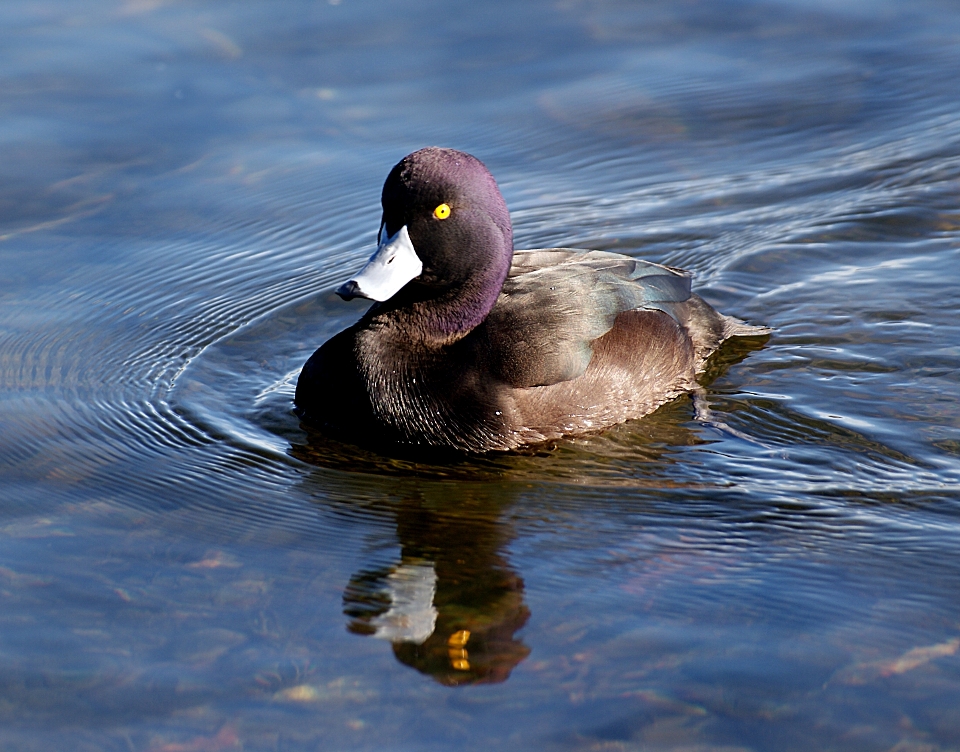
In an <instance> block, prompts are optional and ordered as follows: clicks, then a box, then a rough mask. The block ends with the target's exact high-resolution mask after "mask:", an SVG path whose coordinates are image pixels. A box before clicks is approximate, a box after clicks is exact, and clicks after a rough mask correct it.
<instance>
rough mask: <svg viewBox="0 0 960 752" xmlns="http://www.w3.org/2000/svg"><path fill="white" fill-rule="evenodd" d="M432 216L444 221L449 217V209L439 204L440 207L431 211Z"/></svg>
mask: <svg viewBox="0 0 960 752" xmlns="http://www.w3.org/2000/svg"><path fill="white" fill-rule="evenodd" d="M433 216H435V217H436V218H437V219H446V218H447V217H449V216H450V207H449V206H447V205H446V204H440V206H438V207H437V208H436V209H434V210H433Z"/></svg>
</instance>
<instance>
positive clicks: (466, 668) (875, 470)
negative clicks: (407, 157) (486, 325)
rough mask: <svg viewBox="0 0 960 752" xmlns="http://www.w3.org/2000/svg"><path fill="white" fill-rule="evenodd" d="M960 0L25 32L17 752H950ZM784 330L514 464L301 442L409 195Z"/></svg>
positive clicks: (2, 208) (112, 1) (957, 738)
mask: <svg viewBox="0 0 960 752" xmlns="http://www.w3.org/2000/svg"><path fill="white" fill-rule="evenodd" d="M958 80H960V9H958V7H957V5H956V3H950V2H942V3H938V2H923V1H922V0H921V1H920V2H884V1H883V0H877V2H870V3H867V2H856V1H855V0H851V1H850V2H839V3H827V2H816V0H810V1H808V2H802V1H801V0H794V1H792V2H791V1H789V0H783V1H781V2H776V1H774V0H770V1H767V2H764V1H759V2H722V1H721V2H714V3H695V2H657V1H655V0H654V1H651V2H635V1H634V0H622V1H618V0H606V1H605V0H592V1H588V0H582V1H579V0H569V1H568V0H563V1H561V2H557V3H549V2H543V1H540V0H530V1H529V2H523V3H517V2H498V1H496V0H492V1H488V2H473V3H468V2H434V1H433V0H423V1H421V2H403V3H401V2H389V1H387V0H384V1H383V2H373V1H372V0H342V1H339V0H338V1H336V2H335V0H329V2H319V1H318V0H311V1H310V2H308V1H307V0H274V1H273V2H266V1H265V0H249V1H247V2H240V1H239V0H238V1H236V2H219V3H215V2H211V1H209V0H193V1H187V0H184V1H182V2H174V1H173V0H123V1H121V0H84V2H80V1H79V0H57V1H56V2H53V1H49V2H44V1H42V0H35V1H32V2H27V1H26V0H5V2H3V3H2V4H0V473H2V476H0V499H2V502H0V747H2V748H3V749H4V750H18V751H19V750H30V751H31V752H32V751H34V750H65V749H71V750H74V749H76V750H118V751H123V752H129V751H130V750H135V751H138V752H139V751H141V750H142V751H144V752H146V751H149V752H197V751H201V750H203V751H210V750H232V749H244V750H327V749H330V750H334V749H335V750H417V751H420V750H451V749H458V750H459V749H462V750H487V749H509V750H532V749H537V750H539V749H543V750H624V751H628V752H629V751H631V750H728V751H729V750H770V751H771V752H773V751H775V752H783V751H784V750H834V749H835V750H844V751H846V750H865V751H871V752H872V751H874V750H876V751H877V752H894V751H895V752H945V751H947V750H957V749H960V598H958V593H960V410H958V396H960V378H958V367H960V323H958V322H960V318H958V303H957V301H958V283H960V208H958V207H960V96H958V83H957V82H958ZM428 144H440V145H445V146H452V147H457V148H460V149H464V150H467V151H470V152H473V153H475V154H476V155H477V156H478V157H480V158H481V159H483V160H484V161H485V162H486V163H487V165H488V166H489V167H490V168H491V170H492V171H493V173H494V174H495V175H496V176H497V178H498V180H499V181H500V184H501V186H502V188H503V192H504V194H505V196H506V199H507V202H508V204H509V205H510V207H511V210H512V213H513V220H514V224H515V232H516V237H517V243H518V246H519V247H538V246H541V247H542V246H550V245H556V244H563V245H568V246H580V247H588V248H599V249H617V250H619V251H621V252H624V253H628V254H633V255H637V256H640V257H643V258H648V259H651V260H654V261H658V262H665V263H668V264H671V265H675V266H682V267H686V268H688V269H691V270H693V271H694V272H695V273H696V275H697V279H696V286H697V289H698V290H699V291H700V292H701V293H702V294H703V295H704V296H705V297H707V298H708V299H709V300H711V301H712V302H714V303H715V304H716V305H718V306H719V307H720V308H721V309H722V310H724V311H725V312H727V313H730V314H733V315H736V316H739V317H742V318H745V319H747V320H749V321H751V322H754V323H759V324H766V325H770V326H773V327H775V328H776V332H775V333H774V334H773V336H772V337H771V338H770V340H769V342H767V343H766V344H765V345H762V344H761V343H754V344H753V345H751V346H749V347H747V346H746V345H740V346H732V347H727V348H726V349H725V350H724V351H723V352H722V353H721V354H720V356H719V357H718V358H717V359H716V360H715V362H714V364H713V368H712V370H711V373H710V374H709V384H708V385H707V396H708V400H709V403H710V406H711V410H712V420H711V421H709V422H699V421H697V420H695V417H694V409H693V405H692V403H691V402H690V400H689V399H688V398H683V399H679V400H677V401H676V402H674V403H671V404H669V405H667V406H665V407H664V408H662V409H661V410H659V411H658V412H657V413H656V414H654V415H652V416H650V417H649V418H647V419H645V420H643V421H640V422H636V423H632V424H629V425H624V426H620V427H618V428H616V429H614V430H611V431H608V432H606V433H603V434H599V435H596V436H591V437H587V438H583V439H578V440H571V441H565V442H559V443H557V444H555V445H551V446H548V447H541V448H537V449H534V450H530V451H527V452H523V453H517V454H512V455H501V456H493V457H485V458H461V459H450V458H447V459H436V458H435V459H432V460H431V459H429V458H423V457H419V458H417V457H384V456H378V455H376V454H372V453H369V452H366V451H362V450H360V449H356V448H354V447H350V446H343V445H338V444H337V443H336V442H333V441H330V440H329V439H323V438H321V437H317V436H310V435H308V434H307V433H306V432H305V431H304V430H303V429H302V428H301V427H300V425H299V423H298V421H297V419H296V417H295V416H294V414H293V413H292V411H291V399H292V394H293V386H294V384H295V381H296V376H297V373H298V369H299V367H300V365H301V364H302V363H303V362H304V360H305V359H306V358H307V357H308V355H309V354H310V353H311V352H312V351H313V350H314V349H315V348H316V347H317V346H318V345H320V344H321V343H322V342H323V341H324V340H325V338H327V337H329V336H330V335H331V334H333V333H334V332H336V331H338V330H340V329H341V328H343V327H345V326H346V325H348V324H349V323H350V322H352V321H353V320H354V319H355V318H356V317H358V316H359V315H360V313H361V312H362V310H363V306H362V305H361V304H360V303H359V302H355V303H350V304H347V303H344V302H342V301H340V300H339V299H337V298H336V297H335V296H333V295H332V294H331V292H330V291H331V289H332V288H333V286H334V284H335V283H336V282H338V281H340V280H342V279H343V278H344V277H345V275H346V274H347V273H348V272H350V271H352V270H354V269H356V268H357V266H358V264H359V263H360V262H361V261H362V260H363V259H364V258H365V257H366V256H367V255H368V254H369V253H370V252H371V249H372V247H373V244H374V242H375V238H376V232H377V225H378V222H379V206H378V202H379V191H380V186H381V184H382V181H383V178H384V177H385V176H386V173H387V171H388V170H389V168H390V167H391V166H392V165H393V164H394V163H395V162H396V161H397V160H398V159H399V158H400V157H402V156H403V155H404V154H406V153H407V152H409V151H411V150H413V149H415V148H417V147H420V146H424V145H428Z"/></svg>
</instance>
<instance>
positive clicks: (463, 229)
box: [337, 147, 513, 334]
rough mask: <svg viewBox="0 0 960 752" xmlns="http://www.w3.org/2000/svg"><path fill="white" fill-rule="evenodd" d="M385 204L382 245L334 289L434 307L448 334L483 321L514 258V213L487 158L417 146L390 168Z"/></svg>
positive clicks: (349, 295) (436, 321) (439, 323)
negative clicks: (489, 168)
mask: <svg viewBox="0 0 960 752" xmlns="http://www.w3.org/2000/svg"><path fill="white" fill-rule="evenodd" d="M381 203H382V205H383V217H382V219H381V222H380V234H379V237H378V241H379V244H378V248H377V251H376V253H374V254H373V256H372V257H371V258H370V260H369V261H368V262H367V264H366V266H364V267H363V269H361V270H360V272H359V273H358V274H357V275H356V276H354V277H353V278H351V279H350V280H348V281H347V282H345V283H344V284H343V285H341V286H340V288H339V289H338V290H337V293H338V294H339V295H340V296H341V297H342V298H344V299H345V300H351V299H352V298H356V297H363V298H369V299H371V300H375V301H379V302H381V303H384V302H386V301H390V303H391V305H395V306H396V307H401V306H408V305H413V304H418V305H420V306H421V307H425V309H433V310H432V312H431V316H430V318H431V319H433V321H434V324H435V325H436V326H437V327H438V328H439V329H441V330H442V331H443V333H445V334H452V333H456V332H465V331H469V330H470V329H472V328H473V327H475V326H476V325H477V324H479V323H480V322H481V321H483V319H484V318H485V317H486V315H487V314H488V313H489V312H490V309H491V308H493V305H494V303H495V302H496V300H497V296H498V295H499V294H500V288H501V287H502V286H503V281H504V280H505V279H506V276H507V272H508V271H509V270H510V261H511V258H512V257H513V230H512V227H511V225H510V214H509V212H508V211H507V205H506V203H505V202H504V200H503V196H501V195H500V189H499V188H498V187H497V184H496V181H495V180H494V179H493V176H492V175H491V174H490V172H489V171H488V170H487V168H486V167H485V166H484V165H483V163H482V162H481V161H480V160H478V159H477V158H476V157H473V156H471V155H469V154H466V153H464V152H462V151H456V150H454V149H441V148H438V147H429V148H426V149H420V150H419V151H415V152H413V153H412V154H410V155H408V156H406V157H404V158H403V159H402V160H400V162H399V163H398V164H397V165H396V166H395V167H394V168H393V169H392V170H391V171H390V174H389V175H388V176H387V180H386V182H385V183H384V185H383V194H382V198H381Z"/></svg>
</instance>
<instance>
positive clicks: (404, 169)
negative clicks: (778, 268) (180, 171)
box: [295, 148, 769, 452]
mask: <svg viewBox="0 0 960 752" xmlns="http://www.w3.org/2000/svg"><path fill="white" fill-rule="evenodd" d="M383 207H384V215H383V221H382V224H381V243H380V247H379V248H378V251H377V253H376V254H374V256H373V257H372V258H371V260H370V262H369V264H368V265H367V267H365V268H364V270H363V271H361V273H360V274H358V275H357V276H356V277H355V278H354V279H353V280H350V281H349V282H347V283H346V284H344V285H343V286H342V287H341V288H340V289H339V290H338V292H339V293H340V294H341V295H342V296H344V297H347V298H349V297H356V296H366V297H371V298H374V299H375V300H377V302H375V303H374V305H373V306H371V308H370V309H369V310H368V311H367V313H366V314H365V315H364V316H363V317H362V318H361V319H360V321H358V322H357V323H356V324H354V325H353V326H351V327H350V328H348V329H346V330H344V331H342V332H340V333H339V334H337V335H336V336H334V337H333V338H332V339H330V340H329V341H328V342H326V343H325V344H324V345H323V346H322V347H320V349H318V350H317V351H316V352H315V353H314V354H313V356H312V357H311V358H310V359H309V360H308V361H307V363H306V365H305V366H304V368H303V370H302V371H301V374H300V377H299V380H298V383H297V392H296V397H295V402H296V405H297V408H298V409H299V411H300V413H301V415H302V417H303V418H304V419H305V420H306V421H307V422H310V423H314V424H317V425H319V426H321V427H323V428H325V429H326V430H328V431H331V432H335V433H336V434H339V435H344V436H346V437H348V438H352V439H354V440H357V441H360V442H361V443H369V442H371V441H373V442H376V443H387V444H400V445H420V446H430V447H437V448H444V449H454V450H458V451H465V452H486V451H491V450H510V449H515V448H517V447H519V446H522V445H525V444H535V443H539V442H544V441H548V440H551V439H557V438H560V437H561V436H568V435H576V434H581V433H585V432H591V431H596V430H599V429H602V428H606V427H609V426H612V425H615V424H617V423H621V422H623V421H625V420H629V419H633V418H640V417H642V416H644V415H646V414H648V413H650V412H652V411H653V410H655V409H656V408H657V407H659V406H660V405H662V404H664V403H665V402H667V401H669V400H671V399H673V398H674V397H676V396H677V395H679V394H681V393H683V392H685V391H689V390H691V389H694V388H696V376H697V374H698V373H699V372H700V371H701V370H702V369H703V367H704V364H705V362H706V360H707V358H708V357H709V355H710V354H711V353H712V352H714V351H715V350H716V349H717V347H718V346H719V345H720V344H721V343H722V342H723V341H724V340H725V339H728V338H729V337H732V336H756V335H761V334H765V333H767V332H768V331H769V330H766V329H763V328H760V327H751V326H749V325H747V324H744V323H743V322H740V321H738V320H737V319H733V318H730V317H727V316H723V315H722V314H720V313H718V312H717V311H715V310H714V309H713V308H712V307H710V306H709V305H708V304H707V303H705V302H704V301H703V300H702V299H701V298H700V297H699V296H697V295H695V294H693V293H691V291H690V275H689V274H687V273H686V272H682V271H679V270H676V269H671V268H669V267H665V266H661V265H659V264H653V263H650V262H645V261H640V260H637V259H633V258H631V257H628V256H624V255H621V254H616V253H607V252H601V251H582V250H577V249H539V250H530V251H517V252H516V253H514V251H513V247H512V230H511V226H510V222H509V214H508V213H507V210H506V206H505V204H504V203H503V199H502V197H501V196H500V192H499V189H498V188H497V187H496V183H495V182H494V181H493V178H492V177H491V176H490V174H489V172H487V170H486V168H485V167H484V166H483V165H482V164H481V163H480V162H479V161H478V160H476V159H475V158H474V157H471V156H470V155H467V154H464V153H463V152H457V151H454V150H450V149H438V148H429V149H423V150H420V151H418V152H414V153H413V154H411V155H409V156H408V157H406V158H405V159H404V160H402V161H401V162H400V163H399V164H398V165H397V166H396V167H395V168H394V169H393V171H391V173H390V175H389V176H388V178H387V182H386V184H385V186H384V194H383ZM413 259H415V260H413ZM394 269H401V270H402V273H401V274H400V275H399V278H397V279H393V278H391V277H390V275H391V274H393V270H394Z"/></svg>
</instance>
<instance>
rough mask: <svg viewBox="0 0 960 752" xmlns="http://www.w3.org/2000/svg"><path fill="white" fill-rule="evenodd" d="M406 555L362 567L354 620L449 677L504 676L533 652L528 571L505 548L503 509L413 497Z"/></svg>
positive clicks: (450, 681) (349, 606) (404, 508)
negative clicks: (482, 510)
mask: <svg viewBox="0 0 960 752" xmlns="http://www.w3.org/2000/svg"><path fill="white" fill-rule="evenodd" d="M396 522H397V533H398V536H399V538H400V543H401V556H400V562H399V563H398V564H396V565H394V566H391V567H385V568H379V569H371V570H364V571H361V572H358V573H357V574H356V575H354V576H353V577H352V578H351V580H350V583H349V585H348V586H347V588H346V591H345V592H344V596H343V602H344V613H345V614H346V615H347V616H348V617H349V619H350V622H349V625H348V629H349V630H350V631H351V632H354V633H356V634H365V635H371V636H373V637H378V638H381V639H384V640H388V641H389V642H390V643H391V644H392V645H393V652H394V654H395V655H396V656H397V658H398V659H399V660H400V661H401V662H402V663H405V664H407V665H408V666H412V667H413V668H415V669H417V670H418V671H421V672H422V673H424V674H429V675H430V676H432V677H433V678H434V679H436V680H437V681H438V682H440V683H442V684H446V685H460V684H474V683H493V682H502V681H504V680H506V679H507V677H509V676H510V672H511V671H512V670H513V668H514V666H516V665H517V664H518V663H520V662H521V661H522V660H523V659H524V658H526V657H527V655H528V654H529V653H530V649H529V648H528V647H527V646H526V645H524V644H523V642H522V641H521V640H520V639H518V638H517V637H516V632H517V631H518V630H519V629H520V628H521V627H523V625H524V624H525V623H526V622H527V619H528V618H529V617H530V609H529V608H527V606H526V604H525V603H524V600H523V580H522V579H521V578H520V576H519V575H518V574H517V573H516V572H515V571H514V570H513V569H512V568H511V567H510V565H509V564H508V562H507V561H506V559H505V557H504V556H503V555H502V554H501V553H500V549H501V548H502V546H503V544H504V542H505V541H504V535H503V529H502V525H501V524H500V523H499V522H498V521H497V520H496V518H490V517H486V516H479V515H475V514H473V515H463V514H460V513H456V512H453V511H447V510H437V509H431V508H428V507H426V506H425V505H424V504H421V503H417V502H415V501H410V502H405V503H403V504H401V505H400V506H399V508H398V509H397V512H396Z"/></svg>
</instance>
